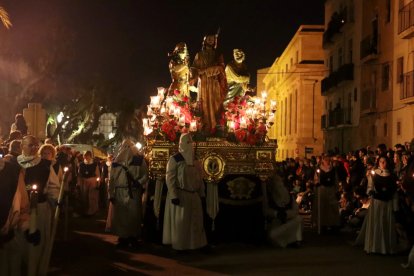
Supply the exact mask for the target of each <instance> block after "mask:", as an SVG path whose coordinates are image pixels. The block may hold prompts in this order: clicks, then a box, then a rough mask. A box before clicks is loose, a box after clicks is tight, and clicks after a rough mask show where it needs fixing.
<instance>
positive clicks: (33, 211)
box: [29, 184, 37, 234]
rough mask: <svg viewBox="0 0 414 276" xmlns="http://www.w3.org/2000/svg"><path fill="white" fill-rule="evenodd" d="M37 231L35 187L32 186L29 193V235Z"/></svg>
mask: <svg viewBox="0 0 414 276" xmlns="http://www.w3.org/2000/svg"><path fill="white" fill-rule="evenodd" d="M36 230H37V185H36V184H33V185H32V190H31V192H30V221H29V233H30V234H32V233H34V232H36Z"/></svg>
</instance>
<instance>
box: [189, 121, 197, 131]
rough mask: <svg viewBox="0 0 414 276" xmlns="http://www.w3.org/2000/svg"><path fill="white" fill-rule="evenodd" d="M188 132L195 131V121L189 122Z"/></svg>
mask: <svg viewBox="0 0 414 276" xmlns="http://www.w3.org/2000/svg"><path fill="white" fill-rule="evenodd" d="M190 131H197V121H196V120H191V123H190Z"/></svg>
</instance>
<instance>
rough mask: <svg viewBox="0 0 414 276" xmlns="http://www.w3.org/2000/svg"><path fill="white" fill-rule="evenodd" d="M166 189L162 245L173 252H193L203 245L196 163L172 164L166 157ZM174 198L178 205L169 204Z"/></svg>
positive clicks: (201, 191)
mask: <svg viewBox="0 0 414 276" xmlns="http://www.w3.org/2000/svg"><path fill="white" fill-rule="evenodd" d="M166 183H167V187H168V193H167V199H166V203H165V212H164V229H163V239H162V242H163V243H164V244H171V245H172V247H173V248H174V249H176V250H188V249H197V248H201V247H203V246H206V245H207V239H206V234H205V231H204V225H203V208H202V204H201V198H200V197H201V196H203V197H204V195H205V194H204V182H203V179H202V177H201V168H200V165H199V163H198V162H194V166H189V165H187V164H186V162H185V161H179V162H176V161H175V159H174V157H173V156H172V157H170V160H169V161H168V164H167V173H166ZM173 198H178V199H179V200H180V204H179V205H174V204H172V203H171V199H173Z"/></svg>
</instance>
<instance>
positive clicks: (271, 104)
mask: <svg viewBox="0 0 414 276" xmlns="http://www.w3.org/2000/svg"><path fill="white" fill-rule="evenodd" d="M270 110H271V111H272V112H273V113H275V112H276V100H270Z"/></svg>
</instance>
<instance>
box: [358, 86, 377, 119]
mask: <svg viewBox="0 0 414 276" xmlns="http://www.w3.org/2000/svg"><path fill="white" fill-rule="evenodd" d="M376 98H377V97H376V91H375V89H374V88H369V89H366V90H363V91H362V95H361V113H364V114H369V113H374V112H376V107H377V100H376Z"/></svg>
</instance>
